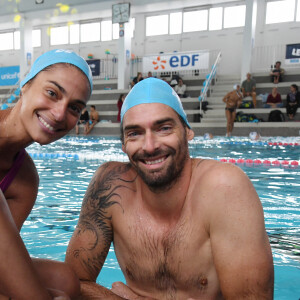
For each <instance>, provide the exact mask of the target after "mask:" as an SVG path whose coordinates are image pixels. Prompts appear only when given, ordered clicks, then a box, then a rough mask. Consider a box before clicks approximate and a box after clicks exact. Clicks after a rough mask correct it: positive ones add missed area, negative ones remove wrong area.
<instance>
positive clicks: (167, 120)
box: [154, 118, 176, 125]
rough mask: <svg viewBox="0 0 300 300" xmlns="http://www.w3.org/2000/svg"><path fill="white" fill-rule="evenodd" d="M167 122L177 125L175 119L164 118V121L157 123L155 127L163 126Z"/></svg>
mask: <svg viewBox="0 0 300 300" xmlns="http://www.w3.org/2000/svg"><path fill="white" fill-rule="evenodd" d="M166 122H171V123H173V124H175V123H176V122H175V120H174V119H173V118H164V119H161V120H157V121H155V123H154V124H155V125H161V124H163V123H166Z"/></svg>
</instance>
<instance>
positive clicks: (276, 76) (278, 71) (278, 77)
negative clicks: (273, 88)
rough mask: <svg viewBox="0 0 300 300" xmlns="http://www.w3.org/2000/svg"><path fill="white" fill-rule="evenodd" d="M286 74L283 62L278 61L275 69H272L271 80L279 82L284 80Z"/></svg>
mask: <svg viewBox="0 0 300 300" xmlns="http://www.w3.org/2000/svg"><path fill="white" fill-rule="evenodd" d="M283 74H284V69H282V68H281V62H280V61H276V63H275V66H274V69H272V70H271V72H270V76H271V82H273V83H275V84H277V83H278V82H282V78H283Z"/></svg>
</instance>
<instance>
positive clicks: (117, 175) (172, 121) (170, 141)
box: [66, 79, 273, 300]
mask: <svg viewBox="0 0 300 300" xmlns="http://www.w3.org/2000/svg"><path fill="white" fill-rule="evenodd" d="M123 106H124V108H123V107H122V123H121V126H122V131H123V133H122V149H123V151H124V152H125V153H126V154H127V156H128V158H129V162H126V163H122V162H108V163H105V164H103V165H102V166H100V168H99V169H98V170H97V171H96V173H95V174H94V176H93V179H92V181H91V183H90V185H89V187H88V189H87V192H86V194H85V197H84V200H83V204H82V209H81V213H80V217H79V221H78V225H77V227H76V230H75V232H74V234H73V236H72V239H71V241H70V244H69V246H68V249H67V254H66V262H67V263H68V264H69V265H70V266H72V268H73V269H74V270H75V272H76V273H77V275H78V276H79V278H80V280H81V291H82V298H83V299H95V298H96V299H97V297H99V299H100V298H101V297H105V299H119V298H118V297H117V296H116V295H118V296H119V297H121V298H120V299H165V300H166V299H272V297H273V263H272V253H271V247H270V245H269V241H268V236H267V234H266V231H265V226H264V217H263V210H262V206H261V203H260V201H259V198H258V196H257V194H256V192H255V190H254V188H253V185H252V184H251V182H250V180H249V178H248V177H247V176H246V175H245V173H244V172H243V171H242V170H241V169H240V168H238V167H236V166H234V165H231V164H226V163H221V162H217V161H214V160H203V159H200V158H191V157H190V154H189V148H188V142H189V141H190V140H191V139H192V138H193V137H194V133H193V131H192V130H191V128H190V125H189V123H188V121H187V119H186V115H185V113H184V111H183V109H182V105H181V103H179V102H178V101H177V98H176V97H175V95H174V94H173V91H172V89H171V88H169V87H168V86H167V85H165V83H164V82H163V81H160V80H159V79H155V80H153V79H144V80H143V81H142V82H140V83H138V84H136V85H135V86H134V87H133V89H132V90H131V92H130V93H129V95H128V96H127V98H126V99H125V102H124V104H123ZM112 243H113V245H114V250H115V253H116V256H117V259H118V262H119V265H120V267H121V269H122V271H123V274H124V276H125V280H126V285H125V284H124V283H122V282H115V283H114V284H113V285H112V289H111V290H107V289H105V288H104V287H102V286H100V285H98V284H97V283H96V279H97V276H98V275H99V272H100V271H101V269H102V267H103V265H104V262H105V259H106V257H107V255H108V252H109V249H110V246H111V244H112ZM93 297H95V298H93Z"/></svg>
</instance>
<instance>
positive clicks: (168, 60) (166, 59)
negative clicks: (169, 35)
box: [143, 51, 209, 73]
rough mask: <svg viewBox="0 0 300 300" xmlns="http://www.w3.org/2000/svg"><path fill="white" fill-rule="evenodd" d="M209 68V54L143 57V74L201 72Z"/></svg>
mask: <svg viewBox="0 0 300 300" xmlns="http://www.w3.org/2000/svg"><path fill="white" fill-rule="evenodd" d="M208 68H209V52H208V51H205V52H201V51H198V52H182V53H172V54H168V53H166V54H165V53H164V54H161V55H149V56H144V57H143V73H147V72H149V71H151V72H170V71H171V72H172V71H183V70H200V69H208Z"/></svg>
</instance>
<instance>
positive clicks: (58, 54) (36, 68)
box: [20, 49, 93, 93]
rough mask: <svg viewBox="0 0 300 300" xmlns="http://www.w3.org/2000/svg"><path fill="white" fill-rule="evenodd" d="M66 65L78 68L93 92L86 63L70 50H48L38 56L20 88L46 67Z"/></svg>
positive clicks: (90, 74) (91, 79)
mask: <svg viewBox="0 0 300 300" xmlns="http://www.w3.org/2000/svg"><path fill="white" fill-rule="evenodd" d="M59 63H68V64H72V65H74V66H76V67H77V68H79V69H80V70H81V71H82V72H83V73H84V74H85V75H86V77H87V79H88V80H89V83H90V87H91V93H92V90H93V77H92V72H91V69H90V67H89V65H88V64H87V62H86V61H85V60H84V59H83V58H82V57H81V56H79V55H78V54H76V53H75V52H73V51H70V50H61V49H55V50H50V51H48V52H46V53H44V54H42V55H41V56H39V57H38V58H37V59H36V60H35V62H34V63H33V65H32V67H31V70H30V71H29V73H28V74H27V75H26V77H25V78H24V79H23V80H22V81H21V83H20V86H21V87H23V85H25V84H26V83H27V82H28V81H29V80H31V79H32V78H33V77H35V76H36V75H37V74H38V73H39V72H41V71H42V70H44V69H45V68H46V67H48V66H51V65H55V64H59Z"/></svg>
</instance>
